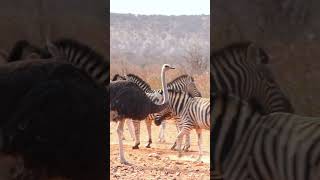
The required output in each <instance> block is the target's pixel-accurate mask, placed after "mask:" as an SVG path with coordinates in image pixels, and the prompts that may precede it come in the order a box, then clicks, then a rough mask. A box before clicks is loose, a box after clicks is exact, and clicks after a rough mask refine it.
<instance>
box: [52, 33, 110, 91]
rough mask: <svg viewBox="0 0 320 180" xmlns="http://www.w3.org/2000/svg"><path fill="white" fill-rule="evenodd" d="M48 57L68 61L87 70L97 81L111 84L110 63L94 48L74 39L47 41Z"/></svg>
mask: <svg viewBox="0 0 320 180" xmlns="http://www.w3.org/2000/svg"><path fill="white" fill-rule="evenodd" d="M46 50H47V51H48V53H49V56H48V57H55V58H58V59H61V60H62V61H67V62H69V63H71V64H72V65H74V66H75V67H76V68H78V69H81V70H83V71H85V72H86V73H87V74H88V76H89V77H91V78H92V79H93V80H94V81H95V82H96V83H98V84H102V85H105V86H107V85H108V84H109V63H108V62H107V61H106V60H105V58H104V57H103V56H102V55H100V54H98V53H96V52H95V51H94V50H93V49H92V48H90V47H88V46H86V45H84V44H82V43H80V42H78V41H76V40H73V39H67V38H64V39H60V40H57V41H55V42H50V41H48V40H47V42H46Z"/></svg>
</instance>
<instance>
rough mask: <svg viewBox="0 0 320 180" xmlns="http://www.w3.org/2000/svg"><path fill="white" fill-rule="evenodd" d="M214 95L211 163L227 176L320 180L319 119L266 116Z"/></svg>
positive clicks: (256, 179) (234, 99)
mask: <svg viewBox="0 0 320 180" xmlns="http://www.w3.org/2000/svg"><path fill="white" fill-rule="evenodd" d="M211 98H212V102H213V105H212V106H213V107H212V112H211V119H212V121H213V122H212V124H211V126H212V129H211V152H212V155H211V163H210V166H211V168H212V170H215V171H216V173H217V174H220V175H221V176H222V178H223V179H228V180H249V179H254V180H268V179H277V180H293V179H296V180H298V179H299V180H307V179H308V180H316V179H320V171H319V170H320V161H319V160H320V131H319V130H320V118H312V117H303V116H298V115H294V114H291V113H281V112H278V113H271V114H268V115H261V113H260V112H259V110H257V109H256V108H255V106H254V105H251V104H250V103H247V102H246V101H242V99H240V98H238V97H235V96H231V95H213V96H212V97H211Z"/></svg>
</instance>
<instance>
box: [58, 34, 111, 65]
mask: <svg viewBox="0 0 320 180" xmlns="http://www.w3.org/2000/svg"><path fill="white" fill-rule="evenodd" d="M53 44H54V45H55V46H57V47H58V48H59V47H62V48H67V47H68V48H74V49H77V50H78V51H81V52H82V54H87V55H89V56H90V59H95V60H96V61H97V62H99V63H101V64H105V65H107V66H108V67H109V63H108V62H106V61H105V58H104V56H103V55H101V54H100V53H98V52H97V51H95V50H94V49H92V48H90V47H89V46H87V45H85V44H83V43H81V42H79V41H77V40H74V39H68V38H62V39H59V40H57V41H54V42H53Z"/></svg>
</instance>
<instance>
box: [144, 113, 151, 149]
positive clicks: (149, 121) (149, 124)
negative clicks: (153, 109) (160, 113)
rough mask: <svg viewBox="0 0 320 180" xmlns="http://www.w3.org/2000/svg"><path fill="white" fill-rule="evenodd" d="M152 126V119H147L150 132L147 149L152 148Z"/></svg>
mask: <svg viewBox="0 0 320 180" xmlns="http://www.w3.org/2000/svg"><path fill="white" fill-rule="evenodd" d="M151 125H152V119H149V118H147V119H146V127H147V131H148V142H147V144H146V145H145V147H146V148H150V145H151V143H152V137H151Z"/></svg>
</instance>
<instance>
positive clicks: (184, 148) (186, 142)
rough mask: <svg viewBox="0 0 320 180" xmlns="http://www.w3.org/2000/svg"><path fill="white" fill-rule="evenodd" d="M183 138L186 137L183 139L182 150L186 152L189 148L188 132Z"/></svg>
mask: <svg viewBox="0 0 320 180" xmlns="http://www.w3.org/2000/svg"><path fill="white" fill-rule="evenodd" d="M185 139H186V141H185V144H184V146H183V148H182V150H183V151H185V152H188V151H189V148H190V134H186V135H185Z"/></svg>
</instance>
